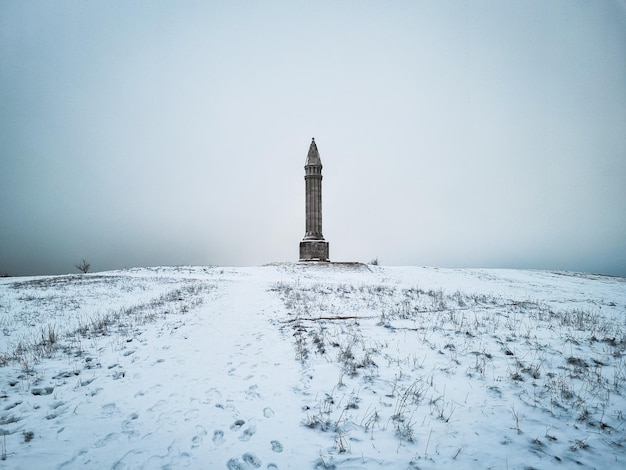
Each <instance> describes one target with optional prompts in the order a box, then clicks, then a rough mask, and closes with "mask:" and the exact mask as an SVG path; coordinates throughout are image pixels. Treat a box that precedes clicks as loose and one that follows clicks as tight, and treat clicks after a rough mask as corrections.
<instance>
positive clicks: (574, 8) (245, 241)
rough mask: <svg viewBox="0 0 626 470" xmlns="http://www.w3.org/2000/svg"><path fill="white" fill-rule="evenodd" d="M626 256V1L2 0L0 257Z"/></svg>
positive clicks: (460, 263)
mask: <svg viewBox="0 0 626 470" xmlns="http://www.w3.org/2000/svg"><path fill="white" fill-rule="evenodd" d="M312 137H315V140H316V142H317V145H318V148H319V151H320V155H321V159H322V163H323V164H324V170H323V174H324V182H323V208H324V227H323V228H324V235H325V238H326V240H328V241H329V242H330V256H331V259H332V260H335V261H369V260H371V259H373V258H375V257H378V258H379V259H380V262H381V263H382V264H403V265H433V266H442V267H466V266H471V267H518V268H540V269H564V270H576V271H590V272H600V273H606V274H619V275H626V2H624V1H620V0H605V1H588V0H560V1H559V0H554V1H546V0H537V1H533V0H524V1H501V0H494V1H488V0H482V1H385V2H383V1H363V0H361V1H315V2H310V1H307V2H297V1H282V2H279V1H263V2H261V1H241V2H240V1H223V2H220V1H213V2H206V1H176V2H172V1H107V2H100V1H55V2H49V1H28V2H23V1H19V0H16V1H12V0H2V1H1V2H0V159H1V160H0V164H1V171H0V273H2V272H6V273H8V274H11V275H26V274H51V273H66V272H75V271H76V269H75V268H74V264H76V263H78V262H79V261H80V259H81V258H85V259H86V260H87V261H89V262H90V263H91V264H92V269H93V270H97V271H100V270H106V269H113V268H120V267H131V266H148V265H180V264H200V265H203V264H218V265H259V264H264V263H269V262H274V261H295V260H297V258H298V244H299V242H300V240H301V239H302V237H303V236H304V169H303V166H304V162H305V158H306V154H307V151H308V147H309V144H310V141H311V138H312Z"/></svg>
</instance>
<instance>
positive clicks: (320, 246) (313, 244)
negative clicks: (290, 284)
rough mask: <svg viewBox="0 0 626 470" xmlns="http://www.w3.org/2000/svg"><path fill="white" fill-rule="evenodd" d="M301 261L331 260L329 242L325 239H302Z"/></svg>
mask: <svg viewBox="0 0 626 470" xmlns="http://www.w3.org/2000/svg"><path fill="white" fill-rule="evenodd" d="M300 261H329V259H328V242H325V241H323V240H303V241H301V242H300Z"/></svg>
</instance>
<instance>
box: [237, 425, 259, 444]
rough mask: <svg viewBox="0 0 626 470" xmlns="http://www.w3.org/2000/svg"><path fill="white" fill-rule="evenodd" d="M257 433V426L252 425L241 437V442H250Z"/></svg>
mask: <svg viewBox="0 0 626 470" xmlns="http://www.w3.org/2000/svg"><path fill="white" fill-rule="evenodd" d="M254 433H256V426H255V425H254V424H250V425H249V426H248V427H247V428H246V429H244V430H243V432H242V433H241V436H239V440H240V441H242V442H248V441H249V440H250V438H251V437H252V436H253V435H254Z"/></svg>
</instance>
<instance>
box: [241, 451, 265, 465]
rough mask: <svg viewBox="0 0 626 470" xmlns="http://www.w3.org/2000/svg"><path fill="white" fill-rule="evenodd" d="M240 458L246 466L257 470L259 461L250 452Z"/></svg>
mask: <svg viewBox="0 0 626 470" xmlns="http://www.w3.org/2000/svg"><path fill="white" fill-rule="evenodd" d="M241 458H242V459H243V461H244V462H246V463H247V464H248V465H252V466H253V467H254V468H259V467H260V466H261V460H260V459H259V458H258V457H257V456H256V455H254V454H253V453H252V452H246V453H245V454H243V455H242V456H241Z"/></svg>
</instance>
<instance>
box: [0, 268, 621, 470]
mask: <svg viewBox="0 0 626 470" xmlns="http://www.w3.org/2000/svg"><path fill="white" fill-rule="evenodd" d="M0 329H1V331H2V333H1V336H0V444H1V445H2V453H1V459H0V469H32V468H59V469H72V468H97V469H102V468H112V469H137V468H145V469H152V468H172V469H173V468H193V469H195V468H198V469H200V468H203V469H204V468H211V469H213V468H217V469H219V468H223V469H230V470H234V469H254V468H263V469H288V468H297V469H303V468H311V469H322V468H336V469H357V468H359V469H374V468H376V469H379V468H381V469H391V468H393V469H396V468H401V469H404V468H422V469H435V468H437V469H439V468H455V469H466V468H467V469H470V468H472V469H473V468H509V469H514V468H552V467H558V468H581V466H582V468H623V467H624V466H625V465H626V453H625V451H624V445H626V430H625V429H626V426H625V425H624V420H625V416H624V415H625V414H626V399H625V398H624V394H625V392H626V387H625V383H626V362H625V360H624V357H625V356H624V355H625V354H626V279H624V278H616V277H606V276H599V275H590V274H584V273H565V272H547V271H522V270H492V269H438V268H425V267H381V266H365V265H359V264H318V263H314V264H277V265H272V266H264V267H252V268H228V267H159V268H143V269H131V270H121V271H112V272H106V273H94V274H86V275H72V276H48V277H30V278H6V279H2V280H0Z"/></svg>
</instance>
